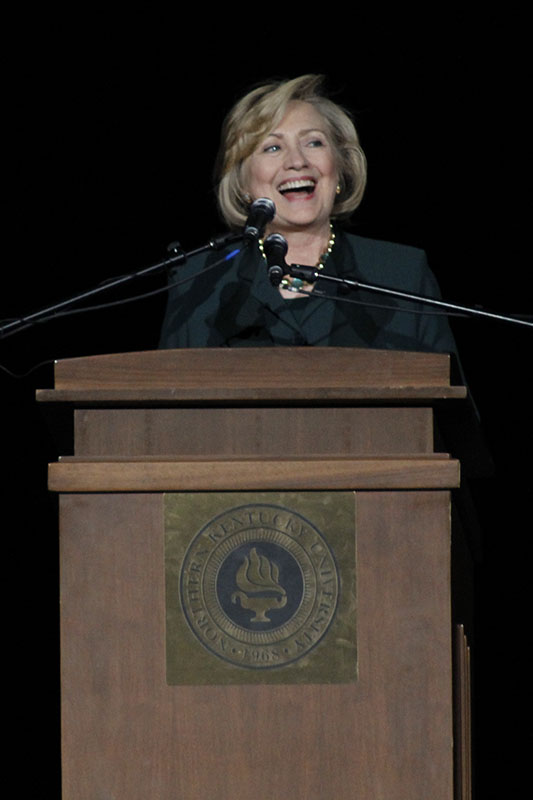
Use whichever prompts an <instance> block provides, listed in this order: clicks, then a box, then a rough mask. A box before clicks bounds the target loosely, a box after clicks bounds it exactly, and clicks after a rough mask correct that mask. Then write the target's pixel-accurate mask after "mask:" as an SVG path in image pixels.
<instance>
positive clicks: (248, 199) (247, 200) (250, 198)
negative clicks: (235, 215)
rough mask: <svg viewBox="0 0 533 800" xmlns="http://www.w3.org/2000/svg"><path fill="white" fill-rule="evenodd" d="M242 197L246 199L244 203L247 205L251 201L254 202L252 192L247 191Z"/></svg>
mask: <svg viewBox="0 0 533 800" xmlns="http://www.w3.org/2000/svg"><path fill="white" fill-rule="evenodd" d="M242 199H243V201H244V204H245V205H247V206H249V205H250V203H251V202H252V196H251V195H250V194H248V193H247V192H246V193H245V194H243V196H242Z"/></svg>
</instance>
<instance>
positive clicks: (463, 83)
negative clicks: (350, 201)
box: [0, 6, 533, 800]
mask: <svg viewBox="0 0 533 800" xmlns="http://www.w3.org/2000/svg"><path fill="white" fill-rule="evenodd" d="M148 8H150V10H147V9H148ZM188 14H189V16H188V17H187V18H183V17H180V15H179V14H178V13H177V12H175V13H168V12H167V13H163V12H158V11H157V10H154V6H150V7H148V6H146V9H144V7H143V6H140V7H139V9H138V10H137V11H134V12H133V11H128V12H127V13H124V14H121V13H120V12H118V11H115V12H110V11H109V10H108V11H105V12H104V11H102V12H98V11H96V12H95V11H94V10H93V9H91V10H89V9H88V8H87V10H86V13H85V12H84V11H83V10H80V9H78V11H77V12H76V16H75V17H74V16H69V14H68V12H66V13H63V14H62V15H61V16H59V15H57V16H54V15H50V13H49V12H42V13H41V14H40V15H39V16H36V15H35V13H34V12H32V13H31V14H30V13H29V12H28V14H27V16H25V15H24V14H22V13H21V14H18V15H14V16H12V17H11V18H10V19H9V20H8V26H7V33H6V44H7V47H8V49H9V58H8V61H7V67H6V68H5V73H4V74H5V78H6V81H5V89H4V93H3V98H2V103H3V107H4V108H3V110H4V133H5V134H7V135H6V139H5V142H4V146H3V156H4V159H3V160H4V171H5V174H6V175H7V178H8V180H7V181H6V184H5V185H6V192H5V194H6V199H7V211H6V220H7V225H6V227H5V234H4V241H3V245H4V246H3V249H4V254H5V257H4V259H3V274H2V284H3V286H2V293H1V297H2V300H1V306H2V308H1V311H0V315H1V317H2V318H3V319H9V318H12V317H17V316H20V315H23V314H27V313H30V312H32V311H35V310H38V309H41V308H43V307H45V306H47V305H49V304H51V303H54V302H57V301H59V300H62V299H64V298H67V297H70V296H72V295H74V294H76V293H78V292H80V291H82V290H85V289H88V288H92V287H94V286H96V285H97V284H99V283H100V282H101V281H103V280H105V279H108V278H112V277H114V276H118V275H122V274H124V273H128V272H130V271H132V270H136V269H140V268H143V267H146V266H149V265H150V264H152V263H155V262H156V261H159V260H160V259H161V258H162V257H163V256H164V255H165V248H166V245H167V244H168V243H169V242H171V241H174V240H179V241H180V242H181V244H182V246H183V247H184V248H185V249H186V250H188V249H192V248H194V247H197V246H199V245H202V244H205V243H206V242H207V240H208V239H209V237H210V236H211V235H212V234H214V233H218V232H221V231H222V230H223V226H222V224H221V222H220V220H219V219H218V217H217V212H216V209H215V204H214V197H213V192H212V188H211V186H212V184H211V175H212V167H213V161H214V156H215V153H216V150H217V147H218V139H219V130H220V124H221V121H222V118H223V115H224V113H225V111H226V110H227V109H228V107H229V106H230V105H231V104H232V103H233V101H234V100H235V99H237V98H238V97H239V96H240V95H241V94H242V93H243V92H244V91H246V90H247V89H248V88H249V87H250V85H252V84H255V83H256V82H258V81H262V80H264V79H266V78H270V77H294V76H296V75H300V74H303V73H305V72H315V73H316V72H319V73H323V74H325V75H326V76H327V85H328V86H329V88H330V90H331V93H332V95H333V97H334V99H336V100H337V101H338V102H340V103H342V104H344V105H346V106H347V107H349V108H350V109H351V110H352V112H353V114H354V117H355V121H356V125H357V128H358V130H359V132H360V136H361V140H362V145H363V148H364V150H365V152H366V154H367V157H368V161H369V185H368V191H367V193H366V196H365V199H364V201H363V204H362V206H361V208H360V210H359V211H358V212H357V213H356V215H355V218H354V222H353V230H354V231H355V232H357V233H360V234H362V235H368V236H375V237H377V238H383V239H388V240H392V241H398V242H404V243H408V244H412V245H416V246H419V247H422V248H424V249H425V250H426V251H427V253H428V256H429V261H430V264H431V267H432V269H433V271H434V272H435V273H436V275H437V278H438V280H439V283H440V285H441V289H442V292H443V295H444V297H445V298H446V299H447V300H450V301H455V302H458V303H462V304H466V305H475V304H479V305H480V306H482V307H484V308H486V309H490V310H495V311H500V312H502V313H504V314H506V313H522V314H531V313H532V305H533V303H532V295H533V293H532V291H531V281H530V271H531V266H530V265H531V258H530V252H529V228H530V225H529V195H530V186H531V179H530V174H529V164H530V157H529V155H530V141H531V131H530V123H529V105H530V96H529V90H530V76H529V74H528V71H529V57H528V49H529V43H528V41H527V38H526V35H525V33H526V27H527V26H526V22H525V20H524V19H523V18H522V17H521V16H513V13H512V10H507V11H506V12H505V14H504V15H503V16H502V15H501V13H500V14H499V15H498V14H496V12H487V11H485V12H484V14H483V16H482V17H481V16H477V15H474V14H473V13H471V14H466V13H465V12H464V11H460V10H457V11H454V10H453V8H452V7H450V6H446V14H445V15H444V12H440V13H439V11H433V12H432V16H431V18H430V19H426V18H425V17H424V16H423V15H420V14H417V15H414V14H413V15H412V16H411V17H410V16H409V15H408V14H406V13H405V12H404V13H402V15H398V16H397V17H396V16H395V17H391V15H390V13H388V12H387V13H385V12H384V13H383V18H382V19H380V20H379V21H376V20H375V19H371V18H370V16H369V15H367V14H366V13H365V12H357V13H355V14H353V13H351V12H350V13H349V14H348V15H346V12H344V11H342V10H341V9H338V10H337V13H336V14H335V13H334V10H333V8H330V9H327V10H326V9H321V8H320V7H316V8H315V9H314V10H313V11H311V10H310V9H304V10H302V11H300V12H298V13H294V14H293V15H289V14H288V13H287V11H286V9H284V8H280V7H276V8H268V9H261V11H260V12H254V13H253V14H252V15H251V17H250V16H249V14H248V13H246V11H245V10H243V11H242V12H241V13H240V14H235V16H231V17H229V16H225V17H223V16H221V17H219V18H214V17H213V14H212V12H207V11H205V10H203V11H201V12H200V13H198V14H197V15H195V14H194V13H193V12H191V11H189V12H188ZM252 19H253V21H251V20H252ZM163 282H164V277H163V276H161V277H159V278H153V279H150V280H149V281H145V282H143V283H142V284H140V285H139V286H138V287H137V286H136V287H135V288H134V289H133V290H132V293H136V292H137V290H138V289H139V290H142V291H144V290H151V289H155V288H157V287H158V286H162V285H163ZM119 296H120V295H119V294H118V293H116V292H115V293H110V294H109V296H108V299H109V300H111V299H113V300H114V299H117V298H118V297H119ZM163 305H164V294H160V295H156V296H154V297H152V298H150V299H146V300H143V301H139V302H135V303H130V304H128V305H125V306H122V307H112V308H110V309H108V310H102V311H99V312H91V313H84V314H77V315H74V316H69V317H64V318H62V319H58V320H55V321H53V322H47V323H43V324H41V325H39V326H36V327H34V328H32V329H30V330H27V331H24V332H22V333H19V334H18V335H17V336H12V337H10V338H7V339H5V340H4V341H2V342H0V365H1V369H0V380H1V385H2V406H3V408H2V429H3V440H4V442H5V449H4V459H3V460H4V466H5V473H6V474H5V475H4V479H3V481H2V485H3V489H4V491H5V497H4V500H3V504H4V518H5V519H6V521H7V524H6V526H5V527H4V526H3V532H4V535H3V543H4V555H5V559H4V572H5V573H6V575H7V580H6V581H5V588H6V592H7V593H6V598H5V600H4V609H5V622H6V623H7V624H6V626H5V628H4V657H3V658H4V663H5V666H6V667H7V675H8V677H7V681H6V682H5V683H4V686H5V691H6V694H8V695H12V696H13V697H14V698H15V699H16V708H17V711H16V714H15V715H14V718H13V719H11V718H10V719H9V721H8V726H9V729H10V730H11V731H12V737H11V745H12V748H13V749H12V763H13V764H16V765H17V770H18V774H19V775H22V781H23V784H24V785H26V787H27V789H28V792H27V794H28V796H33V795H35V796H42V797H50V798H52V797H56V796H59V795H58V789H57V785H58V784H57V781H58V775H59V718H58V691H59V690H58V641H57V618H58V607H57V603H58V601H57V583H58V568H57V551H58V548H57V517H56V514H57V510H56V500H55V498H54V497H50V496H49V495H48V493H47V490H46V464H47V462H48V461H52V460H55V458H56V457H57V455H58V445H57V442H56V441H55V440H54V438H53V437H52V435H51V433H50V431H49V428H48V427H47V426H46V424H45V423H44V421H43V418H42V414H41V411H40V409H39V408H37V407H36V405H35V403H34V400H33V396H34V392H35V389H36V388H46V387H50V386H52V367H51V362H52V361H53V360H54V359H60V358H66V357H70V356H83V355H92V354H96V353H104V352H119V351H125V350H145V349H151V348H155V347H156V345H157V338H158V332H159V326H160V322H161V315H162V312H163ZM452 325H453V329H454V332H455V335H456V338H457V341H458V345H459V349H460V352H461V356H462V360H463V365H464V368H465V371H466V374H467V378H468V382H469V385H470V389H471V391H472V393H473V396H474V397H475V400H476V402H477V404H478V407H479V410H480V413H481V418H482V422H483V426H484V430H485V435H486V438H487V441H488V443H489V446H490V448H491V451H492V454H493V458H494V462H495V474H494V476H493V477H491V478H488V479H486V480H483V481H479V482H478V484H476V485H475V486H474V490H475V496H476V499H477V502H478V507H479V514H480V516H481V520H482V525H483V537H484V539H483V550H482V553H481V555H480V556H479V558H478V560H477V561H476V566H475V600H476V621H475V627H474V629H473V631H472V632H471V645H472V650H473V654H472V657H473V667H474V678H475V680H474V710H475V728H474V749H475V757H476V758H475V771H476V783H477V787H478V794H477V797H482V796H483V792H484V789H485V788H486V787H489V786H490V787H492V786H493V785H494V783H495V782H497V781H498V780H500V779H502V778H503V777H504V776H505V777H506V779H507V781H508V786H509V788H508V792H507V794H506V796H508V797H511V796H514V794H515V790H519V789H521V788H522V786H523V781H524V780H525V777H524V776H525V770H524V769H523V766H524V760H523V759H524V750H523V745H522V741H521V739H522V735H523V727H522V726H523V722H524V718H527V712H526V707H525V706H526V703H527V702H528V699H529V667H530V664H529V663H528V661H527V660H526V656H525V649H526V644H527V640H528V638H529V629H530V626H529V615H530V608H529V597H530V591H529V574H530V560H529V558H530V544H529V542H530V536H531V521H530V519H531V517H530V511H529V509H530V497H531V491H530V467H529V466H528V460H527V457H528V456H529V464H530V463H531V456H530V450H531V424H530V404H531V403H530V396H529V394H530V377H529V374H530V372H531V344H532V342H533V339H532V336H531V332H530V330H528V329H525V328H519V327H518V326H513V325H509V324H505V323H500V322H489V321H484V320H479V319H478V320H459V319H456V320H453V321H452ZM39 364H42V366H40V367H37V365H39ZM35 367H37V369H34V368H35ZM28 370H32V371H31V372H30V373H29V374H25V373H27V371H28ZM10 373H14V374H16V375H18V376H24V377H14V376H13V375H12V374H10ZM12 509H14V513H11V510H12ZM8 769H9V766H8ZM21 769H22V771H20V770H21ZM275 800H278V799H277V798H276V799H275ZM279 800H281V798H280V799H279Z"/></svg>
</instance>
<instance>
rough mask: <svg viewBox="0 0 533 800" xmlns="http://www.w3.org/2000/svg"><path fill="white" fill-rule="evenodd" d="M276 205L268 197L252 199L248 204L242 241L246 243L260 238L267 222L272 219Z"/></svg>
mask: <svg viewBox="0 0 533 800" xmlns="http://www.w3.org/2000/svg"><path fill="white" fill-rule="evenodd" d="M275 214H276V206H275V205H274V203H273V202H272V200H269V198H268V197H260V198H259V199H258V200H254V202H253V203H252V205H251V206H250V213H249V214H248V219H247V220H246V225H245V226H244V232H243V236H244V241H245V243H246V244H249V243H250V242H253V241H255V240H256V239H260V238H261V236H262V235H263V232H264V230H265V227H266V226H267V224H268V223H269V222H270V221H271V220H273V219H274V216H275Z"/></svg>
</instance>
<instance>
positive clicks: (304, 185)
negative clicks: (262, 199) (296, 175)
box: [278, 178, 316, 195]
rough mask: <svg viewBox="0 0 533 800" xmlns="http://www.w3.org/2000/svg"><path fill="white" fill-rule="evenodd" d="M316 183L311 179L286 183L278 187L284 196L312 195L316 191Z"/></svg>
mask: <svg viewBox="0 0 533 800" xmlns="http://www.w3.org/2000/svg"><path fill="white" fill-rule="evenodd" d="M315 186H316V183H315V181H314V180H312V179H311V178H302V179H301V180H295V181H285V182H284V183H282V184H280V185H279V186H278V192H279V193H280V194H282V195H287V194H292V193H293V192H294V193H296V194H304V195H305V194H307V195H309V194H312V193H313V192H314V191H315Z"/></svg>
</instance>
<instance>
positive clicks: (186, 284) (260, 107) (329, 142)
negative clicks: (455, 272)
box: [160, 75, 455, 352]
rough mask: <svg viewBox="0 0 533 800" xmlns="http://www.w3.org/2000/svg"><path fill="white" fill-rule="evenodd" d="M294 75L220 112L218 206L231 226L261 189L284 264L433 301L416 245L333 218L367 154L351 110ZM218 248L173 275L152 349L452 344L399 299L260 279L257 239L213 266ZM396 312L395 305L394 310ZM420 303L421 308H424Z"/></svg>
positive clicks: (357, 192)
mask: <svg viewBox="0 0 533 800" xmlns="http://www.w3.org/2000/svg"><path fill="white" fill-rule="evenodd" d="M320 86H321V78H320V76H315V75H304V76H302V77H299V78H295V79H293V80H289V81H281V82H276V83H269V84H266V85H264V86H261V87H259V88H256V89H254V90H253V91H251V92H250V93H248V94H247V95H246V96H245V97H243V98H242V99H241V100H240V101H239V102H238V103H237V104H236V105H235V106H234V108H233V109H232V110H231V111H230V113H229V114H228V116H227V118H226V120H225V123H224V127H223V131H222V141H221V147H220V151H219V155H218V159H217V178H218V202H219V207H220V210H221V213H222V215H223V217H224V219H225V221H226V222H227V224H228V226H229V228H230V229H232V230H239V229H241V228H242V227H243V225H244V224H245V221H246V219H247V216H248V213H249V209H250V204H251V203H252V202H253V201H254V200H256V199H257V198H260V197H266V198H269V199H271V200H272V201H273V202H274V204H275V208H276V214H275V217H274V219H273V220H272V221H271V222H270V223H269V225H268V227H267V229H266V231H265V236H267V235H268V234H270V233H278V234H281V236H283V238H284V239H285V240H286V242H287V246H288V250H287V254H286V258H285V260H286V263H287V264H302V265H307V266H314V267H316V268H317V270H318V271H319V272H322V273H323V274H324V275H331V276H334V277H336V278H341V279H342V278H344V279H351V280H358V281H360V282H362V283H367V284H374V285H381V286H386V287H390V288H394V289H399V290H401V291H406V292H410V293H413V294H419V295H422V296H431V297H438V296H439V291H438V287H437V284H436V282H435V279H434V277H433V275H432V274H431V272H430V271H429V268H428V267H427V263H426V258H425V255H424V253H423V252H422V251H421V250H417V249H415V248H411V247H406V246H403V245H396V244H391V243H388V242H380V241H376V240H370V239H366V238H363V237H360V236H354V235H351V234H348V233H346V232H344V231H343V230H342V226H341V222H342V220H343V219H346V218H347V217H348V216H349V215H350V214H351V213H352V212H353V211H354V210H355V209H356V208H357V207H358V205H359V204H360V202H361V199H362V196H363V193H364V189H365V184H366V160H365V156H364V153H363V151H362V149H361V147H360V144H359V139H358V135H357V132H356V130H355V128H354V125H353V123H352V121H351V119H350V117H349V115H348V114H347V113H346V111H344V110H343V109H342V108H340V107H339V106H338V105H337V104H335V103H333V102H332V101H331V100H329V99H328V98H326V97H324V96H323V94H321V92H320ZM219 260H220V253H215V254H210V255H209V256H207V257H205V256H202V257H197V258H193V259H191V260H190V261H189V262H187V264H186V265H185V266H184V267H181V268H178V269H176V270H174V271H173V273H172V275H171V281H170V282H171V284H172V283H173V282H177V284H178V285H176V286H175V287H173V288H170V290H169V300H168V307H167V312H166V316H165V320H164V323H163V329H162V333H161V341H160V346H161V347H164V348H172V347H226V346H230V347H234V346H254V347H258V346H272V345H297V344H300V345H301V344H303V345H316V346H350V347H374V348H392V349H403V350H433V351H441V352H450V351H453V350H454V349H455V346H454V342H453V337H452V335H451V333H450V330H449V327H448V324H447V322H446V319H445V317H443V316H439V315H435V314H433V313H420V312H422V311H423V309H422V308H420V307H417V306H415V305H414V304H412V303H408V302H407V301H399V300H395V299H392V300H391V299H390V298H380V297H379V296H378V295H376V294H373V293H369V292H358V293H357V294H354V293H350V291H349V290H348V291H346V289H345V288H343V287H342V285H341V284H340V283H330V282H328V281H326V280H318V281H317V282H316V283H315V284H312V283H309V284H307V283H304V282H302V281H301V280H299V279H293V278H291V277H290V276H289V275H286V276H285V277H284V279H283V281H282V282H281V284H280V285H279V287H276V286H273V285H272V284H271V282H270V281H269V279H268V275H267V269H266V263H265V254H264V251H263V248H262V242H258V243H256V244H255V245H254V246H252V247H248V248H246V247H244V248H243V249H242V250H241V252H240V253H239V254H238V255H237V256H236V257H235V258H233V260H231V261H228V262H226V263H225V264H224V265H223V266H219V267H216V268H213V269H212V270H211V271H207V272H203V270H204V269H205V267H206V266H209V265H210V264H213V263H215V262H218V261H219ZM402 309H403V310H402ZM425 310H426V311H431V309H429V308H426V309H425Z"/></svg>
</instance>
